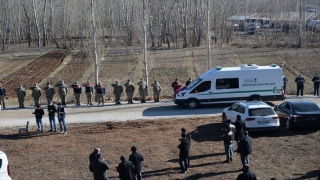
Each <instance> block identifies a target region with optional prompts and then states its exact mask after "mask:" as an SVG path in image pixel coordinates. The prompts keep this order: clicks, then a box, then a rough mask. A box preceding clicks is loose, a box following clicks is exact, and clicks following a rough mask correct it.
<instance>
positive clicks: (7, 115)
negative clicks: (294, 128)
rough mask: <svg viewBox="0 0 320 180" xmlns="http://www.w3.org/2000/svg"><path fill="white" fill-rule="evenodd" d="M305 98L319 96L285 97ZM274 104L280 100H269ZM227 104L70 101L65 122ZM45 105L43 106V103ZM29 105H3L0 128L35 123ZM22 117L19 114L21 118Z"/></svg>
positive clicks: (169, 114) (194, 113)
mask: <svg viewBox="0 0 320 180" xmlns="http://www.w3.org/2000/svg"><path fill="white" fill-rule="evenodd" d="M294 99H308V100H312V101H314V102H316V103H317V104H318V105H320V98H315V97H314V96H304V97H303V98H301V97H298V98H297V97H296V96H288V97H287V100H294ZM272 103H273V104H275V105H277V104H280V103H281V101H276V102H272ZM229 105H230V104H222V105H221V104H220V105H207V106H203V107H201V108H198V109H187V108H185V107H182V106H178V105H175V104H174V103H173V102H172V101H171V100H166V101H161V102H160V103H154V102H148V103H145V104H141V103H139V102H137V103H135V104H126V103H123V104H122V105H114V103H106V104H105V105H104V106H101V105H100V106H98V105H93V106H87V105H82V106H80V107H78V106H74V105H68V106H67V111H68V114H67V122H68V123H94V122H116V121H129V120H135V119H150V120H155V119H163V118H188V117H199V116H215V115H216V116H220V115H221V112H222V110H223V108H225V107H227V106H229ZM44 108H45V107H44ZM32 112H33V107H31V106H30V107H27V108H26V109H19V108H16V107H12V108H10V107H9V108H6V109H3V110H2V111H0V117H1V119H0V128H3V127H7V126H24V125H25V124H26V122H27V121H30V125H31V126H36V123H35V118H34V115H33V114H31V113H32ZM22 117H23V118H22ZM43 122H44V124H45V125H48V124H49V122H48V118H47V113H46V110H45V116H44V118H43Z"/></svg>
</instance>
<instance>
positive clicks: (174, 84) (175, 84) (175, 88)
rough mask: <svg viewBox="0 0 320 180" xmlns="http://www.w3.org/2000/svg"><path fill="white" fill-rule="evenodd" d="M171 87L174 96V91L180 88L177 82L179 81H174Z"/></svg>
mask: <svg viewBox="0 0 320 180" xmlns="http://www.w3.org/2000/svg"><path fill="white" fill-rule="evenodd" d="M171 87H172V88H173V92H174V94H176V91H177V90H178V89H180V88H181V87H182V84H181V83H180V82H179V79H175V80H174V82H173V83H172V84H171Z"/></svg>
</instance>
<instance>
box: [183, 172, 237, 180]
mask: <svg viewBox="0 0 320 180" xmlns="http://www.w3.org/2000/svg"><path fill="white" fill-rule="evenodd" d="M235 172H240V171H238V170H237V171H221V172H209V173H204V174H202V173H197V174H194V175H191V176H189V177H186V178H185V179H188V180H191V179H199V178H208V177H213V176H218V175H222V174H228V173H235Z"/></svg>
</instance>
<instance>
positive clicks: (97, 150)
mask: <svg viewBox="0 0 320 180" xmlns="http://www.w3.org/2000/svg"><path fill="white" fill-rule="evenodd" d="M97 154H100V149H99V148H94V149H93V152H92V153H91V154H90V155H89V162H90V163H91V162H92V161H93V160H95V159H96V157H97Z"/></svg>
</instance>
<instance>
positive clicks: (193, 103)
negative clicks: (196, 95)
mask: <svg viewBox="0 0 320 180" xmlns="http://www.w3.org/2000/svg"><path fill="white" fill-rule="evenodd" d="M187 106H188V108H189V109H195V108H197V107H198V101H197V100H195V99H189V100H188V102H187Z"/></svg>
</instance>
